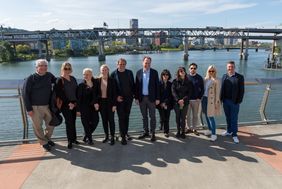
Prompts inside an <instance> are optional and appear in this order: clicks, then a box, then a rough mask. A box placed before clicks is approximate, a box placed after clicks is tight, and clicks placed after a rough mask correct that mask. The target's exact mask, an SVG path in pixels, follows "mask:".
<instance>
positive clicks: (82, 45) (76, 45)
mask: <svg viewBox="0 0 282 189" xmlns="http://www.w3.org/2000/svg"><path fill="white" fill-rule="evenodd" d="M88 44H89V43H88V41H87V40H81V39H72V40H70V48H71V49H72V50H83V49H86V48H87V46H88Z"/></svg>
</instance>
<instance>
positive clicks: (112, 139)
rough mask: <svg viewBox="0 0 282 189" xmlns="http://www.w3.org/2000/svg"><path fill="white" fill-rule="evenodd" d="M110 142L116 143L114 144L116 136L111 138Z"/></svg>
mask: <svg viewBox="0 0 282 189" xmlns="http://www.w3.org/2000/svg"><path fill="white" fill-rule="evenodd" d="M109 144H110V145H114V144H115V138H114V137H112V138H111V140H110V142H109Z"/></svg>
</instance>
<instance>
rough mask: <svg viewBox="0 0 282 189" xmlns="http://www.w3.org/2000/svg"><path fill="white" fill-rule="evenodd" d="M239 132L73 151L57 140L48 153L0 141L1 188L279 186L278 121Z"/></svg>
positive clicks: (281, 142) (281, 130) (281, 133)
mask: <svg viewBox="0 0 282 189" xmlns="http://www.w3.org/2000/svg"><path fill="white" fill-rule="evenodd" d="M221 131H222V130H220V129H218V131H217V132H218V133H221ZM239 131H240V132H239V138H240V144H234V143H233V141H232V138H231V137H221V136H219V137H218V140H217V141H216V142H210V141H209V140H208V138H207V137H206V136H204V135H200V136H195V135H194V134H189V135H188V137H187V138H186V139H181V140H178V139H176V138H175V137H174V136H171V137H169V138H168V139H167V138H165V137H163V134H158V135H157V139H158V140H157V141H156V142H155V143H152V142H150V140H149V139H146V140H138V139H136V138H137V137H136V136H134V140H133V141H130V142H129V143H128V145H126V146H122V145H121V144H120V143H119V142H118V143H116V144H115V145H114V146H110V145H108V144H103V143H102V142H101V140H102V138H95V141H94V143H95V144H94V146H88V145H84V144H81V145H79V146H74V148H73V149H71V150H69V149H67V148H66V141H56V144H57V145H56V147H55V148H53V149H52V151H51V152H43V150H42V148H41V147H40V146H39V144H37V143H35V144H23V145H11V146H7V145H6V146H0V188H1V189H2V188H3V189H10V188H27V189H32V188H35V189H40V188H42V189H43V188H48V189H51V188H56V189H58V188H99V189H104V188H105V189H109V188H112V189H119V188H120V189H139V188H140V189H141V188H142V189H143V188H153V189H155V188H156V189H158V188H160V189H166V188H172V189H182V188H183V189H184V188H185V189H187V188H189V189H191V188H197V189H201V188H235V189H241V188H242V189H243V188H244V189H246V188H255V189H257V188H259V189H260V188H265V189H270V188H271V189H276V188H277V189H278V188H279V189H280V188H281V187H282V124H273V125H256V126H245V127H240V129H239ZM199 132H201V133H202V132H203V131H201V130H200V131H199Z"/></svg>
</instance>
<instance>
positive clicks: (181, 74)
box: [178, 69, 186, 79]
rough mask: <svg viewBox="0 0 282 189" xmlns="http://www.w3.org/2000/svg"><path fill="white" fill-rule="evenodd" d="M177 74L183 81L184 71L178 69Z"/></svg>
mask: <svg viewBox="0 0 282 189" xmlns="http://www.w3.org/2000/svg"><path fill="white" fill-rule="evenodd" d="M178 74H179V76H180V77H181V78H182V79H183V78H184V77H185V74H186V73H185V71H184V70H183V69H179V70H178Z"/></svg>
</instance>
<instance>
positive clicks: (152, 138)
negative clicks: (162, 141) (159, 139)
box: [151, 134, 156, 142]
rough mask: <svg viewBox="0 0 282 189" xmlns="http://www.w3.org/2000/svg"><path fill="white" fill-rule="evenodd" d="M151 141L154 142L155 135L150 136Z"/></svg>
mask: <svg viewBox="0 0 282 189" xmlns="http://www.w3.org/2000/svg"><path fill="white" fill-rule="evenodd" d="M151 141H152V142H155V141H156V136H155V134H152V137H151Z"/></svg>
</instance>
